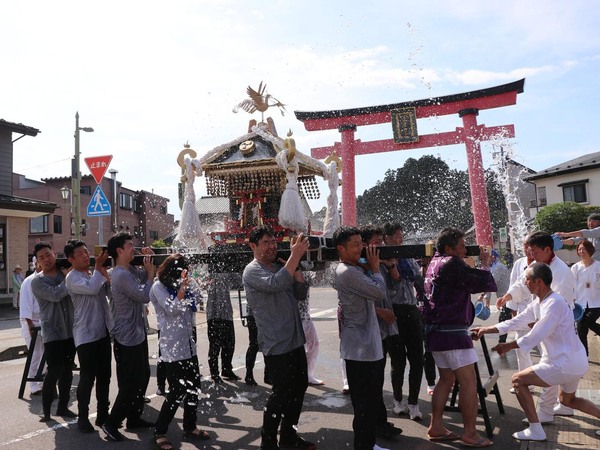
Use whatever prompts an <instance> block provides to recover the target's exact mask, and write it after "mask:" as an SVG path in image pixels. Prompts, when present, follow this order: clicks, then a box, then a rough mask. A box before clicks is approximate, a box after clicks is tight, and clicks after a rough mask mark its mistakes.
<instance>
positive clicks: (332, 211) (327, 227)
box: [323, 161, 340, 237]
mask: <svg viewBox="0 0 600 450" xmlns="http://www.w3.org/2000/svg"><path fill="white" fill-rule="evenodd" d="M325 173H326V174H327V176H326V177H325V178H326V179H327V184H328V185H329V195H327V210H326V212H325V221H324V223H323V236H325V237H332V236H333V232H334V231H335V230H337V229H338V228H339V227H340V212H339V208H338V204H339V200H338V195H337V191H338V186H339V185H340V176H339V174H338V171H337V163H336V162H335V161H331V163H329V167H328V170H327V171H326V172H325Z"/></svg>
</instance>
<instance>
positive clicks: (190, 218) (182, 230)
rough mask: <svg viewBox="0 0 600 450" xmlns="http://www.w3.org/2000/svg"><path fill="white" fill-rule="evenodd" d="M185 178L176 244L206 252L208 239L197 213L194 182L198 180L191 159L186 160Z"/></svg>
mask: <svg viewBox="0 0 600 450" xmlns="http://www.w3.org/2000/svg"><path fill="white" fill-rule="evenodd" d="M185 177H186V180H185V192H184V198H183V207H182V208H181V221H180V223H179V232H178V233H177V237H176V238H175V242H176V243H177V244H178V245H181V246H184V247H190V248H201V249H205V250H206V248H207V243H208V239H207V238H206V235H205V234H204V232H203V231H202V226H201V225H200V217H199V216H198V211H196V194H195V192H194V180H195V178H196V172H195V164H194V163H193V162H192V161H190V159H189V158H186V159H185Z"/></svg>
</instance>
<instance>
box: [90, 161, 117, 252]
mask: <svg viewBox="0 0 600 450" xmlns="http://www.w3.org/2000/svg"><path fill="white" fill-rule="evenodd" d="M111 161H112V155H103V156H91V157H89V158H85V163H86V164H87V166H88V168H89V169H90V172H91V173H92V176H93V177H94V180H96V183H97V184H98V186H96V190H95V191H94V194H93V195H92V199H91V200H90V204H89V205H88V207H87V215H88V217H98V244H100V245H103V244H104V229H103V225H102V216H110V215H111V207H110V202H109V201H108V199H107V198H106V195H104V192H103V191H102V179H103V178H104V174H105V173H106V170H107V169H108V166H109V165H110V162H111ZM115 206H116V205H115Z"/></svg>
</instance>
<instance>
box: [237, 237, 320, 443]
mask: <svg viewBox="0 0 600 450" xmlns="http://www.w3.org/2000/svg"><path fill="white" fill-rule="evenodd" d="M249 239H250V248H251V249H252V252H253V253H254V260H252V261H251V262H250V264H248V265H247V266H246V268H245V269H244V273H243V275H242V281H243V283H244V289H245V290H246V299H247V301H248V305H250V307H251V308H252V312H253V314H254V318H255V320H256V325H257V327H258V344H259V347H260V350H261V352H262V353H263V355H264V358H265V365H266V368H267V370H268V371H269V374H270V376H271V381H272V382H273V388H272V393H271V395H270V397H269V399H268V400H267V405H266V407H265V409H264V413H263V425H262V430H261V445H260V448H261V449H265V450H267V449H268V450H274V449H279V448H281V449H305V450H314V449H316V448H317V447H316V445H315V444H313V443H312V442H309V441H307V440H305V439H303V438H301V437H300V436H298V434H297V431H296V430H297V427H298V422H299V418H300V412H301V410H302V402H303V401H304V393H305V392H306V389H307V387H308V373H307V363H306V353H305V351H304V343H305V338H304V331H303V329H302V321H301V319H300V312H299V311H298V305H297V301H296V299H295V297H294V292H293V289H292V285H293V281H294V278H293V277H294V272H296V270H297V269H298V264H299V263H300V259H301V258H302V256H303V255H304V254H305V253H306V251H307V250H308V240H307V239H306V238H305V237H304V235H303V234H300V235H299V236H298V237H297V238H296V239H293V240H292V242H291V247H290V249H291V254H290V257H289V258H288V260H287V262H286V263H285V265H283V266H282V265H281V264H280V263H279V262H278V260H277V241H276V239H275V234H274V232H273V230H272V229H270V228H269V227H266V226H262V225H261V226H258V227H256V228H254V229H253V230H252V231H251V232H250V237H249ZM280 425H281V431H280V437H279V444H278V443H277V431H278V429H279V427H280Z"/></svg>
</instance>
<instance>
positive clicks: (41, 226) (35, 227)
mask: <svg viewBox="0 0 600 450" xmlns="http://www.w3.org/2000/svg"><path fill="white" fill-rule="evenodd" d="M29 233H30V234H36V233H48V216H47V215H46V216H40V217H34V218H33V219H29Z"/></svg>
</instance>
